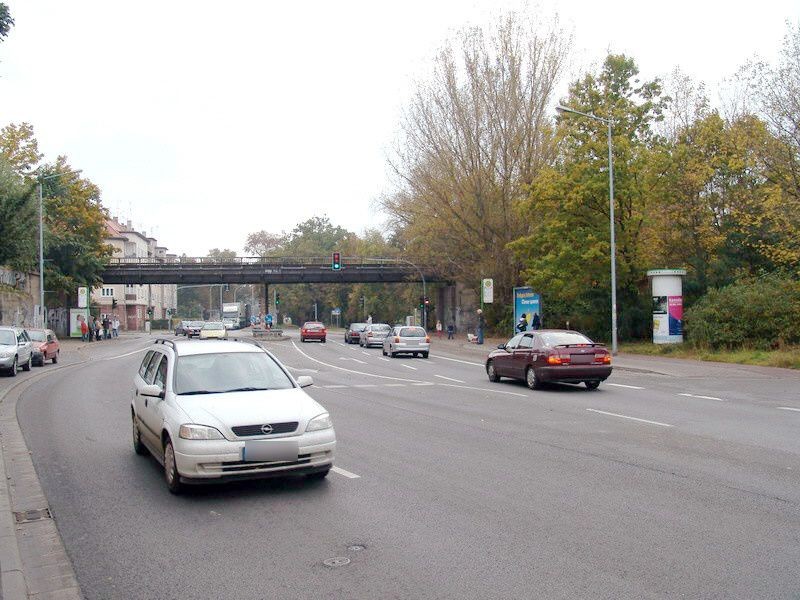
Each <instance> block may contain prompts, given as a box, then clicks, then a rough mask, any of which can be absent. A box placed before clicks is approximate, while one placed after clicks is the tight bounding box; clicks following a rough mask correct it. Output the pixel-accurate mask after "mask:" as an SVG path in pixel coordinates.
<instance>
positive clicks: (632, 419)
mask: <svg viewBox="0 0 800 600" xmlns="http://www.w3.org/2000/svg"><path fill="white" fill-rule="evenodd" d="M586 410H588V411H589V412H594V413H599V414H601V415H609V416H611V417H619V418H620V419H629V420H631V421H639V422H640V423H649V424H650V425H659V426H660V427H672V425H670V424H669V423H659V422H658V421H648V420H647V419H639V418H637V417H629V416H628V415H619V414H617V413H612V412H606V411H604V410H596V409H594V408H587V409H586Z"/></svg>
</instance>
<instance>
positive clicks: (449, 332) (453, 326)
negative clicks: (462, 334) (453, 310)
mask: <svg viewBox="0 0 800 600" xmlns="http://www.w3.org/2000/svg"><path fill="white" fill-rule="evenodd" d="M455 332H456V324H455V323H453V322H450V323H448V324H447V339H448V340H452V339H453V334H454V333H455Z"/></svg>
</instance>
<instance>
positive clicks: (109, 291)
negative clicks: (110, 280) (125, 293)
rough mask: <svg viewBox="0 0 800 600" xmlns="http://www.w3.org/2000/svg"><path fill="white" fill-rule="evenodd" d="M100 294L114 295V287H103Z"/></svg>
mask: <svg viewBox="0 0 800 600" xmlns="http://www.w3.org/2000/svg"><path fill="white" fill-rule="evenodd" d="M102 294H103V296H105V297H108V298H110V297H112V296H114V288H111V287H104V288H103V292H102Z"/></svg>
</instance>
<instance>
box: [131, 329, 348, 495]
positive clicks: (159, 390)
mask: <svg viewBox="0 0 800 600" xmlns="http://www.w3.org/2000/svg"><path fill="white" fill-rule="evenodd" d="M312 384H313V381H312V379H311V378H310V377H308V376H301V377H298V378H297V379H296V380H295V379H294V377H292V375H291V374H290V373H289V371H288V370H287V369H286V367H284V365H282V364H281V363H280V361H278V359H277V358H276V357H275V356H274V355H273V354H271V353H270V352H268V351H266V350H264V349H263V348H260V347H259V346H256V345H254V344H249V343H245V342H237V341H220V340H212V341H209V342H208V343H204V344H199V343H194V342H190V341H186V340H174V341H173V340H163V339H161V340H157V341H156V343H155V344H154V345H153V347H152V348H151V349H150V350H149V351H148V352H147V354H145V356H144V359H143V360H142V363H141V365H140V366H139V370H138V372H137V373H136V374H135V375H134V381H133V390H132V392H133V394H132V396H133V397H132V400H131V407H130V411H131V421H132V432H133V449H134V451H135V452H136V454H142V455H144V454H147V453H148V451H149V453H150V454H152V455H153V456H154V457H155V458H156V460H158V461H159V462H160V463H161V464H162V465H163V467H164V479H165V481H166V484H167V487H168V488H169V490H170V491H171V492H173V493H176V494H177V493H180V492H181V491H183V490H184V489H185V486H186V485H187V484H192V483H217V482H225V481H229V480H238V479H253V478H262V477H272V476H282V475H292V474H297V475H305V476H307V477H309V478H312V479H322V478H324V477H325V476H326V475H327V474H328V471H330V469H331V467H332V466H333V455H334V450H335V448H336V433H335V431H334V429H333V423H332V421H331V418H330V415H329V414H328V411H326V410H325V408H323V407H322V406H321V405H320V404H318V403H317V402H316V401H314V400H313V399H312V398H311V397H310V396H309V395H308V394H306V392H305V390H303V389H302V388H304V387H307V386H309V385H312Z"/></svg>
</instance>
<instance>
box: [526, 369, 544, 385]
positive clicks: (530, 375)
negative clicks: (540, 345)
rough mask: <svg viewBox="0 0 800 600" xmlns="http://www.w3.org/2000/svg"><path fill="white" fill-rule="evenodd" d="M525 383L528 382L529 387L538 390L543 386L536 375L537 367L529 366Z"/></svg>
mask: <svg viewBox="0 0 800 600" xmlns="http://www.w3.org/2000/svg"><path fill="white" fill-rule="evenodd" d="M525 383H527V384H528V387H529V388H531V389H532V390H538V389H540V388H541V387H542V382H541V381H539V378H538V377H536V369H534V368H533V367H528V370H527V371H525Z"/></svg>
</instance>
